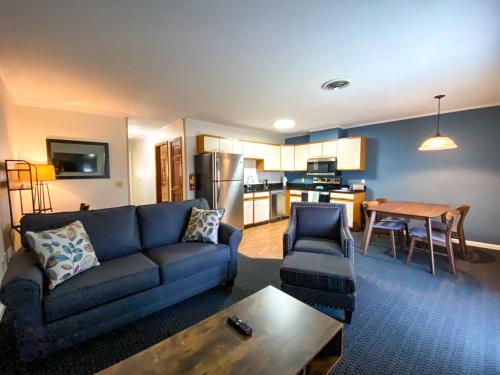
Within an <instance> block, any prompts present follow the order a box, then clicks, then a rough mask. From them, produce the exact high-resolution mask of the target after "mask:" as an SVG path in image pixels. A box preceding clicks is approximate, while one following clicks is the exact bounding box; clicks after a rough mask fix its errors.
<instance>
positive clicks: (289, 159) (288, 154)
mask: <svg viewBox="0 0 500 375" xmlns="http://www.w3.org/2000/svg"><path fill="white" fill-rule="evenodd" d="M280 151H281V152H280V153H281V160H280V164H281V166H280V170H282V171H293V170H294V169H295V146H294V145H290V146H287V145H281V146H280Z"/></svg>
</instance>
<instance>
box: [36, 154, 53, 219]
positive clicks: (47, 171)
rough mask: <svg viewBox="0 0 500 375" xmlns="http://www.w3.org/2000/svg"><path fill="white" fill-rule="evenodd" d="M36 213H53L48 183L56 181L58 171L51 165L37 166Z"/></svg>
mask: <svg viewBox="0 0 500 375" xmlns="http://www.w3.org/2000/svg"><path fill="white" fill-rule="evenodd" d="M35 179H36V184H35V197H36V203H37V204H36V206H35V210H34V211H35V212H37V213H44V212H52V201H51V199H50V190H49V185H48V184H47V181H55V179H56V171H55V169H54V166H53V165H51V164H39V165H35Z"/></svg>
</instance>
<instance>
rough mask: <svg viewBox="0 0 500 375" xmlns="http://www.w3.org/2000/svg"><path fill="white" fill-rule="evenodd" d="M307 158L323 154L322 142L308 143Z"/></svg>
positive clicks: (318, 156)
mask: <svg viewBox="0 0 500 375" xmlns="http://www.w3.org/2000/svg"><path fill="white" fill-rule="evenodd" d="M308 155H309V158H320V157H322V156H323V142H314V143H309V151H308Z"/></svg>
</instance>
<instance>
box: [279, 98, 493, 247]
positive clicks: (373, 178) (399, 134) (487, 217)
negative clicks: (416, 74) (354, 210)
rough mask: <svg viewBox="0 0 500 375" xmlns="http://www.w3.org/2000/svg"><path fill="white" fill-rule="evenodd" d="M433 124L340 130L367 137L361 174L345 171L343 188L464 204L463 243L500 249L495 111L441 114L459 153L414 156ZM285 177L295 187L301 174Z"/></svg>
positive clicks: (419, 121) (420, 121)
mask: <svg viewBox="0 0 500 375" xmlns="http://www.w3.org/2000/svg"><path fill="white" fill-rule="evenodd" d="M435 123H436V117H435V116H428V117H421V118H415V119H409V120H401V121H394V122H389V123H382V124H376V125H368V126H362V127H357V128H350V129H345V134H344V135H345V136H347V137H350V136H357V135H362V136H365V137H367V145H366V170H365V171H350V172H345V171H344V172H343V173H342V179H343V183H346V184H347V183H351V182H356V181H359V180H360V179H362V178H364V179H365V180H366V185H367V198H368V199H372V198H379V197H386V198H389V199H391V200H395V199H397V200H408V201H419V202H431V203H446V204H449V205H451V206H458V205H459V204H460V203H467V204H469V205H471V210H470V212H469V215H468V216H467V219H466V221H465V231H466V237H467V239H469V240H473V241H479V242H487V243H494V244H500V230H499V228H500V106H495V107H488V108H481V109H473V110H467V111H460V112H453V113H446V114H442V115H441V132H442V133H443V134H445V135H448V136H450V137H451V138H452V139H453V140H454V141H455V142H456V143H457V145H458V148H457V149H455V150H446V151H428V152H422V151H418V150H417V148H418V146H419V145H420V143H421V142H422V141H423V140H424V139H426V138H428V137H429V136H432V135H433V134H434V132H435V131H436V128H435ZM333 130H335V129H333ZM331 134H334V132H333V133H328V131H325V130H322V131H320V132H312V133H311V134H310V136H309V137H310V139H311V140H313V139H314V140H322V139H331V138H335V137H331V136H330V135H331ZM287 140H288V139H287ZM306 142H307V141H306ZM297 143H300V142H297ZM286 176H287V178H288V180H289V181H290V182H293V181H296V182H300V179H301V178H302V177H305V174H304V173H297V172H287V173H286Z"/></svg>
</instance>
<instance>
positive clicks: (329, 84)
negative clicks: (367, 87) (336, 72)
mask: <svg viewBox="0 0 500 375" xmlns="http://www.w3.org/2000/svg"><path fill="white" fill-rule="evenodd" d="M350 84H351V82H349V81H348V80H347V79H332V80H330V81H326V82H325V83H323V84H322V85H321V88H322V89H323V90H340V89H344V88H346V87H347V86H349V85H350Z"/></svg>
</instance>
